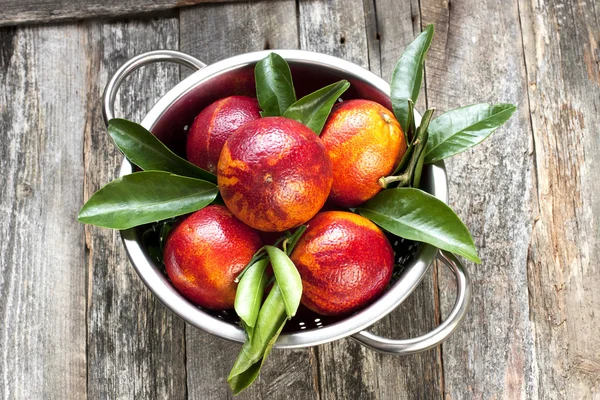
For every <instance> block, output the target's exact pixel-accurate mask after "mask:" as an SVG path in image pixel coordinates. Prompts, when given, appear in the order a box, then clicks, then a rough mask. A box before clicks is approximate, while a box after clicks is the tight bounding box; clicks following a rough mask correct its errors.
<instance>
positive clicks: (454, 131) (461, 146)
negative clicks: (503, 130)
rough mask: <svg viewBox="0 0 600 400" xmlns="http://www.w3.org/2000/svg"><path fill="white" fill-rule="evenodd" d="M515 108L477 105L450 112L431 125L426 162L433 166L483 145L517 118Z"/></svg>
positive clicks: (485, 104)
mask: <svg viewBox="0 0 600 400" xmlns="http://www.w3.org/2000/svg"><path fill="white" fill-rule="evenodd" d="M516 109H517V107H516V106H514V105H512V104H496V105H490V104H487V103H482V104H474V105H471V106H466V107H461V108H457V109H455V110H451V111H448V112H446V113H444V114H442V115H440V116H439V117H437V118H436V119H434V120H433V121H431V124H430V125H429V143H428V145H427V150H426V156H425V162H426V163H432V162H436V161H438V160H443V159H444V158H447V157H450V156H453V155H455V154H458V153H460V152H463V151H465V150H467V149H469V148H471V147H473V146H475V145H476V144H478V143H480V142H482V141H483V140H484V139H485V138H487V137H488V136H489V135H490V134H491V133H492V132H494V131H495V130H496V129H498V128H499V127H500V126H501V125H502V124H504V123H505V122H506V121H508V119H509V118H510V117H511V116H512V115H513V113H514V112H515V110H516Z"/></svg>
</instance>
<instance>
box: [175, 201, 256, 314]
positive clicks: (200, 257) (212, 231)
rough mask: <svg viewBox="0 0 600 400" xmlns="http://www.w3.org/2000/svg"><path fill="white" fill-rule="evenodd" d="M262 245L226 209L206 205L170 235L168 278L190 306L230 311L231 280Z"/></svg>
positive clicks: (251, 232) (250, 230) (232, 293)
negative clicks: (195, 305)
mask: <svg viewBox="0 0 600 400" xmlns="http://www.w3.org/2000/svg"><path fill="white" fill-rule="evenodd" d="M261 246H262V242H261V240H260V238H259V236H258V232H256V231H255V230H254V229H252V228H250V227H249V226H247V225H245V224H244V223H242V222H241V221H239V220H238V219H236V218H235V217H234V216H233V215H232V214H231V213H230V212H229V210H227V208H225V207H223V206H218V205H214V206H208V207H205V208H203V209H202V210H200V211H196V212H195V213H193V214H190V215H189V216H187V217H185V218H184V219H183V220H182V221H180V222H179V223H178V224H177V225H176V226H175V227H174V228H173V230H172V231H171V232H170V233H169V236H168V237H167V240H166V244H165V249H164V262H165V267H166V270H167V275H168V276H169V278H170V279H171V282H172V283H173V285H174V286H175V287H176V288H177V290H178V291H179V292H180V293H181V294H182V295H183V296H184V297H185V298H187V299H188V300H190V301H191V302H192V303H194V304H197V305H199V306H201V307H205V308H208V309H213V310H225V309H229V308H233V303H234V301H235V292H236V289H237V284H236V283H235V282H234V280H235V278H236V277H237V275H238V274H239V273H240V272H241V271H242V269H243V268H244V266H245V265H246V264H247V263H248V262H249V261H250V260H251V259H252V256H253V255H254V253H256V251H257V250H258V249H259V248H260V247H261Z"/></svg>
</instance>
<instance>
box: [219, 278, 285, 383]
mask: <svg viewBox="0 0 600 400" xmlns="http://www.w3.org/2000/svg"><path fill="white" fill-rule="evenodd" d="M286 321H287V315H286V311H285V305H284V302H283V294H282V292H281V290H280V287H279V284H278V283H277V282H275V283H274V284H273V288H272V289H271V291H270V292H269V295H268V296H267V299H266V300H265V302H264V304H263V306H262V307H261V309H260V312H259V314H258V320H257V321H256V327H255V328H254V334H253V335H252V339H247V340H246V342H245V343H244V345H243V346H242V349H241V351H240V353H239V354H238V357H237V358H236V360H235V363H234V364H233V367H232V368H231V372H230V373H229V377H228V378H227V382H228V383H229V386H230V387H231V390H232V391H233V393H234V394H238V393H240V392H241V391H242V390H244V389H245V388H247V387H248V386H250V384H251V383H252V382H253V381H254V380H255V379H256V377H257V376H258V373H259V371H260V368H261V367H262V365H263V364H264V361H265V359H266V357H267V355H268V354H269V352H270V351H271V348H272V347H273V345H274V344H275V342H276V341H277V338H278V337H279V334H280V333H281V330H282V329H283V326H284V325H285V322H286Z"/></svg>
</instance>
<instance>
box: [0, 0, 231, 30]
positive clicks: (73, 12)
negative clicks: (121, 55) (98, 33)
mask: <svg viewBox="0 0 600 400" xmlns="http://www.w3.org/2000/svg"><path fill="white" fill-rule="evenodd" d="M222 1H228V2H231V1H239V0H180V1H174V0H141V1H140V0H137V1H123V0H104V1H103V0H83V1H72V0H58V1H44V0H1V1H0V7H2V13H1V14H0V26H6V25H16V24H23V23H44V22H55V21H72V20H77V19H82V18H99V17H116V16H118V17H123V16H130V15H137V14H141V13H148V12H155V11H161V10H168V9H173V8H177V7H184V6H190V5H193V4H199V3H206V2H222Z"/></svg>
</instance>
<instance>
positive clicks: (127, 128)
mask: <svg viewBox="0 0 600 400" xmlns="http://www.w3.org/2000/svg"><path fill="white" fill-rule="evenodd" d="M108 133H109V134H110V136H111V137H112V138H113V140H114V142H115V144H116V145H117V147H118V148H119V150H121V151H122V152H123V154H125V157H127V159H128V160H129V161H131V162H132V163H134V164H135V165H137V166H138V167H140V168H141V169H143V170H145V171H166V172H171V173H173V174H177V175H182V176H189V177H192V178H199V179H204V180H205V181H209V182H212V183H217V177H216V176H215V175H213V174H211V173H210V172H208V171H205V170H203V169H202V168H200V167H197V166H196V165H194V164H192V163H191V162H189V161H187V160H185V159H183V158H181V157H179V156H178V155H177V154H175V153H173V152H172V151H171V150H170V149H169V148H168V147H167V146H165V145H164V144H163V143H162V142H161V141H160V140H158V139H157V138H156V136H154V135H153V134H152V133H151V132H150V131H148V130H147V129H146V128H144V127H143V126H141V125H140V124H136V123H135V122H132V121H128V120H126V119H119V118H115V119H111V120H110V122H109V124H108Z"/></svg>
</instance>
